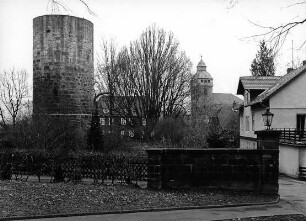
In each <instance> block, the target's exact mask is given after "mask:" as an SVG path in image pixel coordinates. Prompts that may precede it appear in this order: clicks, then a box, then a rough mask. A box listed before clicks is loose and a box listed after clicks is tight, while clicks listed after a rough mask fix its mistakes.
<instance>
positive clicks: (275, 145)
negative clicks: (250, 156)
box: [255, 130, 282, 150]
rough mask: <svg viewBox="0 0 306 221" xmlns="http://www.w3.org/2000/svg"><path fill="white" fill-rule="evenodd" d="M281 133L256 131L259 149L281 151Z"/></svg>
mask: <svg viewBox="0 0 306 221" xmlns="http://www.w3.org/2000/svg"><path fill="white" fill-rule="evenodd" d="M281 133H282V132H281V131H276V130H259V131H255V134H256V135H257V149H276V150H279V136H280V135H281Z"/></svg>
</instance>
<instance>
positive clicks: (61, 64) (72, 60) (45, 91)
mask: <svg viewBox="0 0 306 221" xmlns="http://www.w3.org/2000/svg"><path fill="white" fill-rule="evenodd" d="M93 71H94V63H93V24H92V22H90V21H88V20H86V19H82V18H77V17H73V16H68V15H44V16H39V17H36V18H34V19H33V113H34V114H48V115H70V116H73V115H79V116H81V115H84V116H88V115H90V114H91V112H92V104H93V92H94V91H93V82H94V76H93Z"/></svg>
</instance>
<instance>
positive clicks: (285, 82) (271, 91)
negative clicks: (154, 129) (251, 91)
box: [247, 65, 306, 106]
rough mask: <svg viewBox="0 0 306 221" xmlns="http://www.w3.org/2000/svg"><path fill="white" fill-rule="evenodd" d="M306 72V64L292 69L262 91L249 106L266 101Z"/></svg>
mask: <svg viewBox="0 0 306 221" xmlns="http://www.w3.org/2000/svg"><path fill="white" fill-rule="evenodd" d="M305 72H306V65H304V66H301V67H299V68H297V69H295V70H293V71H290V72H289V73H288V74H286V75H284V76H283V77H282V78H280V79H279V80H278V81H276V82H275V84H274V85H272V86H271V87H270V88H269V89H267V90H265V91H264V92H262V93H261V94H260V95H258V97H257V98H256V99H255V100H253V101H252V102H250V103H249V104H248V105H247V106H251V105H253V104H257V103H259V102H262V101H265V100H266V99H268V98H269V97H271V96H272V95H274V94H275V93H276V92H277V91H279V90H280V89H282V88H283V87H285V86H286V85H288V84H289V83H290V82H291V81H293V80H294V79H295V78H296V77H298V76H300V75H301V74H302V73H305Z"/></svg>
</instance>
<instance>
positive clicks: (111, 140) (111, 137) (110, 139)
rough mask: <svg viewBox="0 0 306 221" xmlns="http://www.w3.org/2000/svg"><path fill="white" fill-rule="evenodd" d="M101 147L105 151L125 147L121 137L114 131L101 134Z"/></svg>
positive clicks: (118, 149)
mask: <svg viewBox="0 0 306 221" xmlns="http://www.w3.org/2000/svg"><path fill="white" fill-rule="evenodd" d="M103 147H104V152H106V153H108V152H111V151H120V150H123V149H125V148H124V146H123V138H122V137H121V136H120V135H119V133H116V132H112V133H106V134H103Z"/></svg>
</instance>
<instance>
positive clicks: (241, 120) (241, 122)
mask: <svg viewBox="0 0 306 221" xmlns="http://www.w3.org/2000/svg"><path fill="white" fill-rule="evenodd" d="M243 126H244V124H243V116H241V117H240V130H241V131H243Z"/></svg>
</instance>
